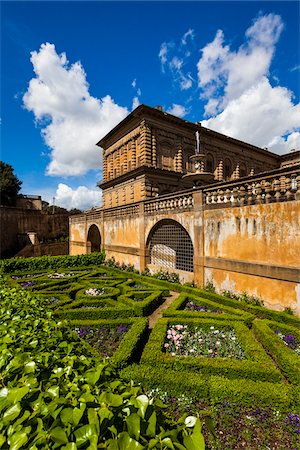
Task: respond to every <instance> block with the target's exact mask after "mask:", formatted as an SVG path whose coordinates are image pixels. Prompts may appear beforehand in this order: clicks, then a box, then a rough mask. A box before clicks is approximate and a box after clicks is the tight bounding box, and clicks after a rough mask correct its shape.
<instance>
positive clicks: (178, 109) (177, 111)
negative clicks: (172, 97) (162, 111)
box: [166, 103, 188, 117]
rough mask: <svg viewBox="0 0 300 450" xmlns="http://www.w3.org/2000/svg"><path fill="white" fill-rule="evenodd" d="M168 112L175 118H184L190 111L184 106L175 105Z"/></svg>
mask: <svg viewBox="0 0 300 450" xmlns="http://www.w3.org/2000/svg"><path fill="white" fill-rule="evenodd" d="M166 112H167V113H169V114H172V115H173V116H177V117H184V116H185V115H186V114H187V113H188V110H187V109H186V108H185V107H184V106H182V105H177V104H176V103H173V105H172V107H171V108H169V109H168V110H167V111H166Z"/></svg>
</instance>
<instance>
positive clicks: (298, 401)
mask: <svg viewBox="0 0 300 450" xmlns="http://www.w3.org/2000/svg"><path fill="white" fill-rule="evenodd" d="M120 375H121V377H122V378H124V379H125V380H126V381H129V380H135V382H139V383H141V384H142V385H143V386H144V388H145V389H149V390H150V389H155V388H158V389H160V390H162V391H165V392H168V394H169V395H172V396H174V397H180V396H181V395H183V394H184V395H187V396H189V397H191V398H193V399H201V400H202V399H203V400H204V401H207V402H209V403H210V404H211V405H212V406H213V405H215V404H222V403H223V402H224V401H230V402H234V403H238V404H239V405H241V406H250V407H253V408H254V407H255V408H257V407H258V406H260V407H261V406H270V405H272V406H273V405H276V408H278V409H281V410H283V411H285V412H286V411H287V410H288V411H289V412H292V411H293V410H294V411H295V412H297V411H298V410H299V407H300V395H299V390H298V389H297V388H296V387H294V386H291V385H287V384H284V383H270V382H266V381H259V380H258V381H253V380H249V379H244V378H239V379H234V380H228V379H227V378H225V377H221V376H210V377H207V376H202V375H199V374H198V373H191V372H188V371H182V372H178V371H175V370H172V369H168V370H166V369H165V368H164V367H160V366H157V365H153V364H151V365H147V364H139V365H137V364H133V365H131V366H129V367H126V368H124V369H122V370H121V372H120Z"/></svg>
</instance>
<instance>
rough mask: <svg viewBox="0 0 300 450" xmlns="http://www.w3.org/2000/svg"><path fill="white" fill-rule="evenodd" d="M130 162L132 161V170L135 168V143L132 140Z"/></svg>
mask: <svg viewBox="0 0 300 450" xmlns="http://www.w3.org/2000/svg"><path fill="white" fill-rule="evenodd" d="M131 161H132V168H133V169H135V168H136V142H135V140H134V139H133V140H132V141H131Z"/></svg>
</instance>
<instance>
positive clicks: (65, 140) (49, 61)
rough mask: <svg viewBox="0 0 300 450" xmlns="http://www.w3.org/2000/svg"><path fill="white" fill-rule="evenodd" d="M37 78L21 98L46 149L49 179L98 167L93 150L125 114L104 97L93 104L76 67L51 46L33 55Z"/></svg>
mask: <svg viewBox="0 0 300 450" xmlns="http://www.w3.org/2000/svg"><path fill="white" fill-rule="evenodd" d="M31 62H32V64H33V69H34V72H35V75H36V76H35V78H32V79H31V80H30V82H29V86H28V89H27V92H26V93H25V95H24V97H23V102H24V106H25V108H26V109H27V110H28V111H32V112H33V113H34V115H35V118H36V120H37V121H40V124H41V126H42V127H43V129H42V135H43V137H44V140H45V143H46V144H47V146H48V147H49V148H50V150H51V153H50V159H51V161H50V164H49V165H48V167H47V175H58V176H76V175H82V174H85V173H86V172H87V171H88V170H90V169H94V168H97V167H99V166H100V164H101V161H100V149H99V148H98V147H97V146H96V145H95V144H96V143H97V142H98V141H99V140H100V139H101V138H102V137H103V136H104V135H105V134H106V133H108V132H109V131H110V130H111V129H112V128H113V127H114V126H115V125H116V124H117V123H119V122H120V121H121V120H122V119H124V117H126V115H127V114H128V113H129V111H128V110H127V108H124V107H121V106H119V105H117V104H116V103H115V102H114V100H113V99H112V98H111V97H110V96H109V95H106V96H105V97H103V98H102V99H97V98H95V97H92V96H91V95H90V94H89V85H88V82H87V80H86V74H85V71H84V69H83V67H82V65H81V64H80V62H75V63H74V64H72V65H69V62H68V61H67V57H66V54H65V53H62V54H60V55H58V54H57V53H56V50H55V46H54V45H53V44H49V43H46V44H42V45H41V48H40V49H39V51H38V52H35V51H34V52H32V53H31Z"/></svg>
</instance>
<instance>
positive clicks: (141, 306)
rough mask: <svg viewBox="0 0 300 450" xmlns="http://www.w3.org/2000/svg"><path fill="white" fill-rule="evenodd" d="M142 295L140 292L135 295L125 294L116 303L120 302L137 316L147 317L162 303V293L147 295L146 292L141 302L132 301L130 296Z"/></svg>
mask: <svg viewBox="0 0 300 450" xmlns="http://www.w3.org/2000/svg"><path fill="white" fill-rule="evenodd" d="M139 294H140V295H142V294H143V293H142V292H141V291H139V292H136V293H127V294H126V295H120V297H118V302H122V303H124V304H125V305H127V306H129V307H131V308H133V309H134V311H135V313H136V315H137V316H147V315H149V314H151V313H152V312H153V311H154V310H155V309H156V308H158V306H160V305H161V304H162V302H163V295H162V294H163V292H162V291H156V292H152V293H149V291H148V292H147V297H146V298H144V299H143V300H141V301H138V300H134V299H132V298H131V296H132V295H137V296H138V295H139Z"/></svg>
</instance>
